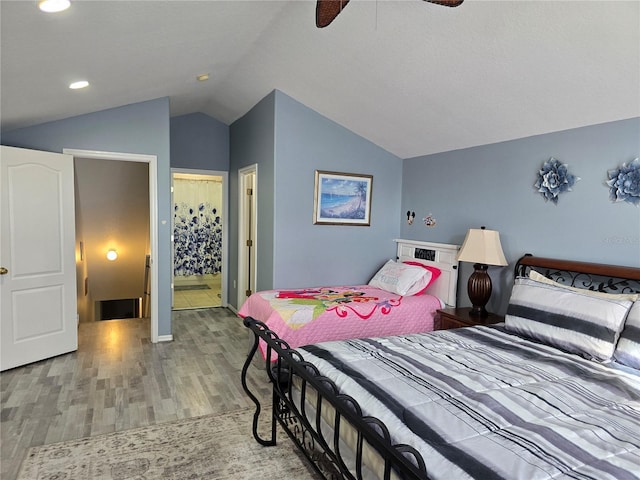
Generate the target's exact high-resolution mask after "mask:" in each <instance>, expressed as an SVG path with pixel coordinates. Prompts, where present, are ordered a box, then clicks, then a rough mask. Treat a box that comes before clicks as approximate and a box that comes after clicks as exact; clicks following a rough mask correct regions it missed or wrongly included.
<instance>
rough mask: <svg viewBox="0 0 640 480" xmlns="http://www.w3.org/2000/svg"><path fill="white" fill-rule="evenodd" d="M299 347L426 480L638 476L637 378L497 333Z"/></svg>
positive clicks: (468, 331)
mask: <svg viewBox="0 0 640 480" xmlns="http://www.w3.org/2000/svg"><path fill="white" fill-rule="evenodd" d="M300 350H301V352H302V354H303V356H304V357H305V359H306V360H308V361H311V362H313V363H314V364H316V366H317V367H318V368H319V370H320V372H321V373H322V374H323V375H326V376H327V377H329V378H331V379H332V380H333V381H334V382H335V383H336V384H337V385H338V386H339V387H340V388H341V389H342V391H343V392H345V393H347V394H349V395H351V396H353V397H354V398H355V399H357V400H358V402H359V403H360V405H361V406H362V409H363V412H364V414H365V415H374V416H376V417H378V418H380V419H381V420H383V421H384V422H385V423H386V425H387V426H388V427H389V430H390V432H391V433H392V437H393V439H394V442H395V443H406V444H410V445H412V446H414V447H415V448H417V449H418V450H419V451H420V452H421V453H422V455H423V457H424V459H425V462H426V464H427V468H428V473H429V476H430V478H432V479H434V480H437V479H442V480H452V479H453V480H458V479H467V478H476V479H483V480H490V479H525V480H534V479H593V480H605V479H616V480H622V479H638V478H640V375H638V376H637V375H634V374H632V373H629V372H626V371H622V370H619V369H616V368H614V367H611V366H606V365H603V364H599V363H596V362H592V361H589V360H585V359H583V358H581V357H578V356H576V355H572V354H568V353H563V352H561V351H559V350H557V349H555V348H551V347H548V346H545V345H541V344H538V343H534V342H531V341H528V340H525V339H523V338H520V337H518V336H515V335H513V334H509V333H507V332H506V331H504V330H502V329H501V328H496V327H474V328H464V329H457V330H444V331H437V332H432V333H429V334H418V335H408V336H401V337H387V338H379V339H362V340H347V341H340V342H326V343H320V344H317V345H312V346H307V347H304V348H302V349H300Z"/></svg>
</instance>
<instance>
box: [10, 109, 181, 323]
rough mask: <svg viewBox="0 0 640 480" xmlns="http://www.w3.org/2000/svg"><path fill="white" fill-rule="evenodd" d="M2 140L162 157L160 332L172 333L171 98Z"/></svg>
mask: <svg viewBox="0 0 640 480" xmlns="http://www.w3.org/2000/svg"><path fill="white" fill-rule="evenodd" d="M2 144H3V145H9V146H15V147H23V148H31V149H35V150H44V151H49V152H59V153H61V152H62V150H63V149H65V148H72V149H82V150H100V151H108V152H122V153H138V154H147V155H156V156H157V158H158V172H157V173H158V253H157V267H158V314H159V319H158V334H159V335H161V336H163V335H171V252H170V229H171V217H170V215H171V208H170V203H171V194H170V168H169V154H170V148H169V99H168V98H161V99H157V100H151V101H148V102H142V103H137V104H134V105H127V106H124V107H119V108H113V109H110V110H104V111H101V112H97V113H91V114H88V115H81V116H78V117H73V118H68V119H65V120H60V121H57V122H50V123H45V124H42V125H37V126H34V127H30V128H23V129H18V130H13V131H10V132H3V134H2Z"/></svg>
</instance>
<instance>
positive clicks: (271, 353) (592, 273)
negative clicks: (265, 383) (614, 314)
mask: <svg viewBox="0 0 640 480" xmlns="http://www.w3.org/2000/svg"><path fill="white" fill-rule="evenodd" d="M531 269H535V270H536V271H538V272H539V273H541V274H543V275H545V276H546V277H548V278H551V279H553V280H555V281H557V282H559V283H563V284H566V285H569V286H575V287H578V288H584V289H589V290H596V291H601V292H608V293H640V268H633V267H619V266H611V265H602V264H595V263H587V262H573V261H567V260H557V259H549V258H542V257H535V256H532V255H530V254H527V255H525V256H523V257H522V258H520V259H519V260H518V262H517V263H516V266H515V274H516V276H524V275H527V273H528V272H529V270H531ZM244 325H245V326H246V327H247V328H249V329H250V330H251V331H252V332H253V335H254V339H253V345H252V347H251V349H250V351H249V354H248V356H247V360H246V361H245V364H244V366H243V368H242V377H241V380H242V387H243V389H244V391H245V392H246V393H247V395H248V396H249V398H250V399H251V400H252V401H253V403H255V405H256V411H255V413H254V416H253V427H252V430H253V436H254V438H255V439H256V441H257V442H258V443H260V444H261V445H264V446H273V445H275V444H276V431H277V428H276V427H277V424H278V423H279V424H280V425H281V426H282V428H283V429H284V431H285V432H286V433H287V434H288V436H289V437H290V438H291V440H292V441H293V442H294V444H295V445H296V446H297V447H298V448H299V449H300V450H301V451H302V453H303V454H304V455H305V456H306V457H307V458H308V459H309V461H310V462H311V464H312V465H313V467H314V469H315V470H316V471H317V472H318V473H319V474H320V475H321V476H322V477H323V478H325V479H328V480H329V479H331V480H334V479H349V480H351V479H358V480H359V479H361V478H362V475H363V468H364V465H363V452H364V450H365V445H366V444H368V445H369V446H370V447H373V449H374V450H375V451H376V452H377V455H379V457H380V459H381V460H382V461H383V462H384V477H383V478H384V479H385V480H387V479H390V478H391V474H392V472H393V474H394V476H396V478H400V479H407V480H418V479H420V480H425V479H428V478H429V475H428V469H427V467H426V464H425V461H424V459H423V458H422V456H421V455H420V453H419V452H418V451H417V450H415V449H414V448H413V447H411V446H409V445H393V444H392V442H391V439H390V438H391V437H390V435H389V431H388V429H387V427H386V425H385V424H384V423H383V422H382V421H381V420H379V419H377V418H375V417H371V416H365V415H363V413H362V410H361V408H360V405H359V404H358V402H357V401H356V400H355V399H353V398H352V397H350V396H348V395H345V394H342V393H340V390H339V388H338V387H337V386H336V385H335V384H334V383H333V382H332V381H331V380H329V379H328V378H326V377H323V376H322V375H320V373H319V372H318V370H317V368H316V367H315V366H314V365H312V364H311V363H309V362H306V361H305V360H304V358H303V356H302V355H301V354H300V353H299V352H298V351H296V350H294V349H292V348H291V347H290V346H289V345H288V344H287V342H285V341H284V340H282V339H280V338H278V336H277V335H276V334H275V333H274V332H273V331H271V330H269V329H268V328H267V326H266V325H265V324H264V323H262V322H260V321H258V320H255V319H253V318H251V317H247V318H245V319H244ZM261 341H263V342H264V343H265V344H266V360H265V367H266V372H267V376H268V379H269V381H270V382H271V384H272V390H273V395H272V404H271V406H270V410H271V411H270V436H269V438H262V437H261V436H260V434H259V433H258V422H259V418H260V414H261V412H262V406H261V405H260V401H259V400H258V398H257V397H256V396H255V395H254V394H253V393H252V392H251V391H250V389H249V386H248V385H247V372H248V369H249V367H250V365H251V363H252V361H253V358H254V356H255V353H256V352H257V350H258V346H259V343H260V342H261ZM274 358H275V359H276V360H275V361H273V362H271V361H269V359H274ZM294 384H295V385H296V389H297V391H298V393H299V396H300V398H298V399H296V397H295V395H294ZM308 404H311V405H313V410H315V413H313V414H310V413H309V411H308V407H307V405H308ZM329 407H330V408H331V409H332V410H333V411H334V412H335V414H334V416H333V420H332V425H331V427H332V428H333V434H332V435H331V438H326V437H325V434H323V433H322V429H321V424H322V422H323V418H324V417H323V412H324V411H325V410H327V408H329ZM325 421H327V420H326V419H325ZM345 424H348V425H350V426H351V427H353V429H354V430H355V432H356V433H357V441H356V445H355V452H354V454H355V459H354V460H353V462H351V461H347V460H345V458H344V457H343V446H342V445H341V442H340V432H341V429H344V428H348V427H344V426H345ZM348 463H349V464H348Z"/></svg>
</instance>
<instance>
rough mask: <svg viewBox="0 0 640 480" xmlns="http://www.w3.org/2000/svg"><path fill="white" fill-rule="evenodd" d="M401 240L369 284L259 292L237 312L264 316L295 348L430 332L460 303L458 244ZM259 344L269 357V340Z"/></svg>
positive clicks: (252, 316) (242, 315)
mask: <svg viewBox="0 0 640 480" xmlns="http://www.w3.org/2000/svg"><path fill="white" fill-rule="evenodd" d="M396 243H397V252H396V257H397V258H396V260H390V261H389V262H387V263H386V264H385V265H383V266H382V267H381V268H380V270H379V271H378V273H377V274H376V275H375V276H374V277H373V278H372V279H371V281H370V282H369V284H367V285H347V286H342V285H341V286H328V287H313V288H295V289H282V290H266V291H260V292H256V293H254V294H252V295H251V296H250V297H249V298H248V299H247V300H246V301H245V303H244V304H243V305H242V307H241V308H240V310H239V311H238V315H239V316H241V317H242V318H247V317H251V318H254V319H257V320H260V321H262V322H263V323H264V324H265V325H266V326H267V327H268V328H269V330H271V331H273V332H274V333H276V334H277V335H278V337H279V338H281V339H282V340H286V341H287V343H288V344H289V346H290V347H293V348H297V347H300V346H302V345H309V344H312V343H318V342H324V341H329V340H343V339H349V338H361V337H379V336H388V335H402V334H409V333H418V332H430V331H432V330H434V327H435V325H434V322H435V317H436V311H437V310H438V309H440V308H443V307H455V305H456V303H455V302H456V289H457V283H458V269H457V265H458V262H457V260H456V257H457V254H458V248H459V247H458V246H457V245H448V244H441V243H430V242H420V241H412V240H396ZM420 282H422V283H420ZM411 287H413V290H411ZM259 348H260V351H261V353H262V355H263V357H264V356H265V355H266V344H265V343H264V342H260V344H259Z"/></svg>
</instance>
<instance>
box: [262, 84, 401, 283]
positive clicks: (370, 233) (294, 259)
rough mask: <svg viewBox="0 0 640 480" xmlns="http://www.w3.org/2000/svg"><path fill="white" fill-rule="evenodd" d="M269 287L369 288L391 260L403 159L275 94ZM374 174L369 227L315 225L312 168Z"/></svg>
mask: <svg viewBox="0 0 640 480" xmlns="http://www.w3.org/2000/svg"><path fill="white" fill-rule="evenodd" d="M275 107H276V124H275V125H276V145H275V150H276V155H275V159H276V160H275V165H276V184H275V244H274V247H275V248H274V251H273V255H274V271H273V285H274V288H288V287H296V286H298V287H299V286H318V285H336V284H338V285H349V284H363V283H367V282H368V281H369V279H370V278H371V277H372V276H373V275H374V274H375V272H376V271H377V270H378V268H379V267H380V266H381V265H382V264H383V263H384V262H385V261H386V260H388V259H389V258H395V254H396V250H395V249H396V244H395V243H394V242H393V239H394V238H397V237H398V234H399V227H398V225H399V224H398V206H399V204H400V192H401V182H402V160H401V159H399V158H398V157H396V156H395V155H392V154H390V153H389V152H387V151H386V150H383V149H382V148H380V147H378V146H377V145H374V144H373V143H371V142H370V141H368V140H366V139H364V138H362V137H360V136H359V135H356V134H355V133H353V132H351V131H350V130H347V129H346V128H344V127H342V126H340V125H338V124H337V123H335V122H333V121H331V120H329V119H327V118H326V117H323V116H322V115H320V114H319V113H317V112H315V111H314V110H311V109H310V108H308V107H306V106H304V105H303V104H301V103H299V102H297V101H296V100H294V99H292V98H291V97H288V96H287V95H285V94H284V93H282V92H279V91H276V104H275ZM316 170H326V171H333V172H345V173H361V174H367V175H373V184H372V189H371V192H372V202H371V216H370V220H371V226H368V227H366V226H344V225H314V224H313V200H314V185H315V171H316Z"/></svg>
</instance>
